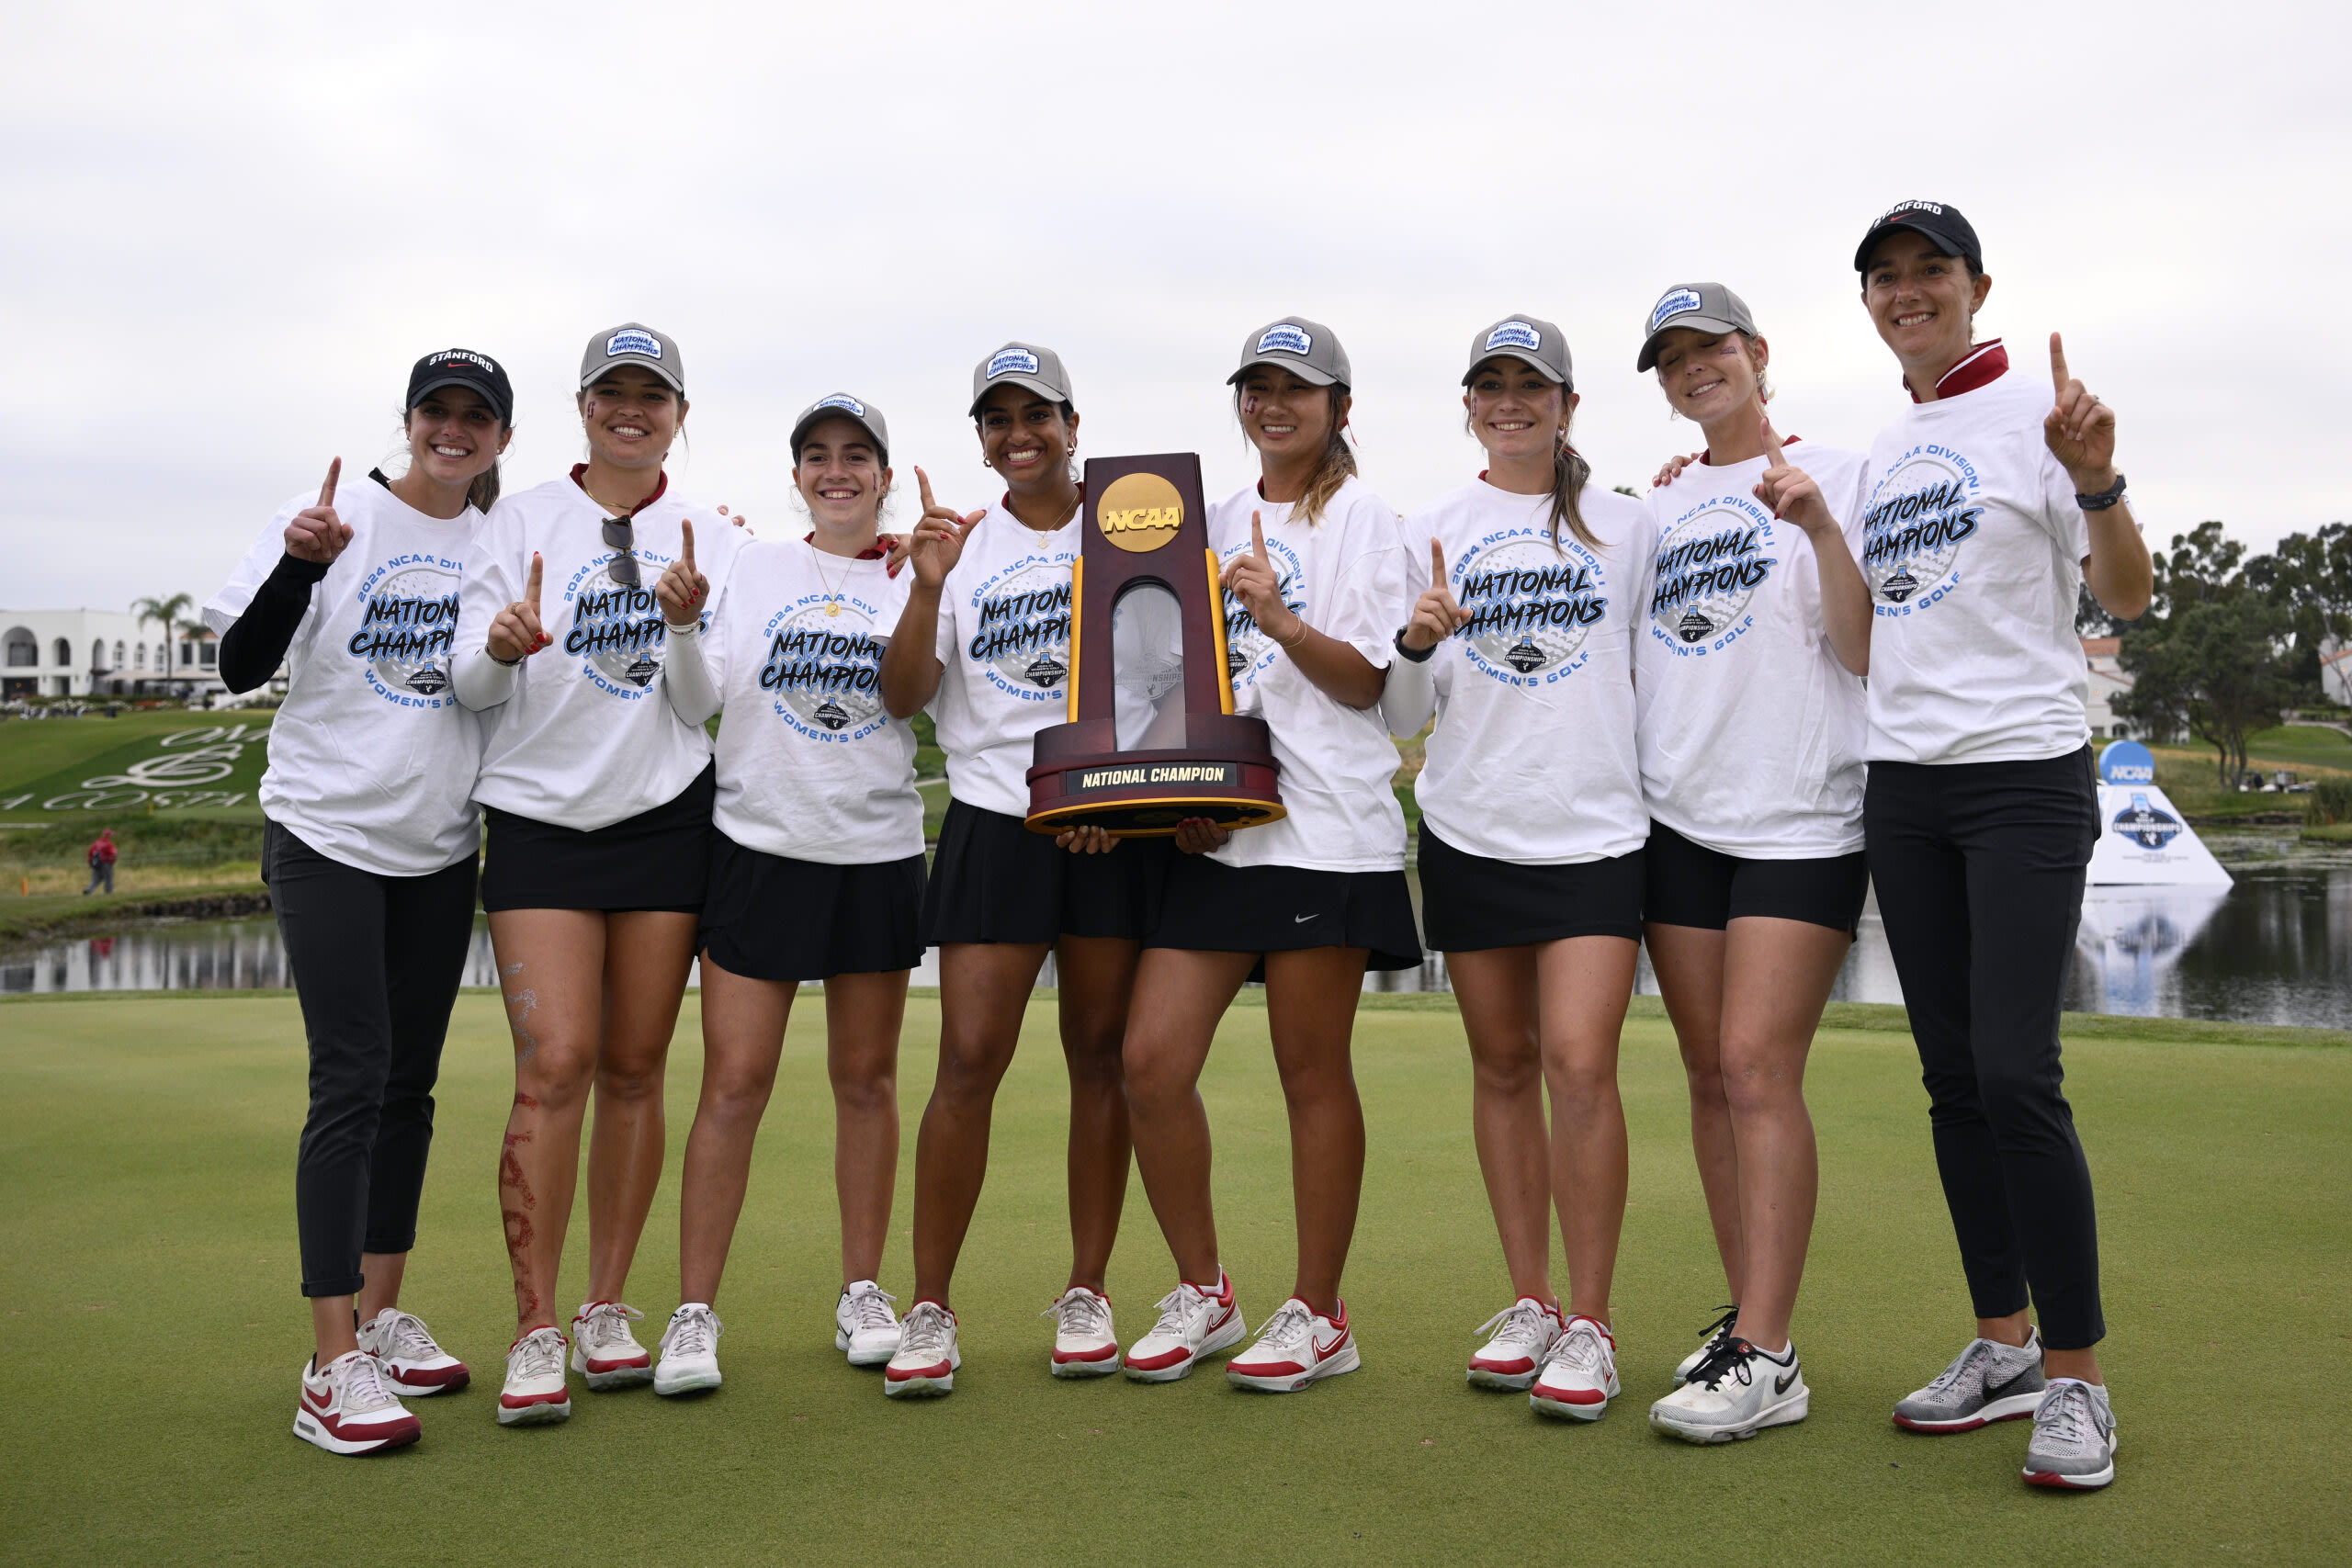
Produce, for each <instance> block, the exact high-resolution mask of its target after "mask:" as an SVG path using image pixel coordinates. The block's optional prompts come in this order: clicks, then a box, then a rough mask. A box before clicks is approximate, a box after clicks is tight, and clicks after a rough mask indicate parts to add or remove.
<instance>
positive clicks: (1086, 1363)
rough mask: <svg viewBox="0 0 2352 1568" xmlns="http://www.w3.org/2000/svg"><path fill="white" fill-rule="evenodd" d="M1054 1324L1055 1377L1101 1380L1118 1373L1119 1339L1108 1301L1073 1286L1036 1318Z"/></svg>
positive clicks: (1093, 1292)
mask: <svg viewBox="0 0 2352 1568" xmlns="http://www.w3.org/2000/svg"><path fill="white" fill-rule="evenodd" d="M1037 1315H1038V1316H1040V1317H1050V1318H1052V1319H1053V1320H1054V1376H1056V1377H1057V1378H1102V1377H1108V1376H1110V1375H1111V1374H1112V1373H1113V1372H1115V1371H1118V1370H1119V1336H1118V1333H1117V1331H1116V1330H1115V1329H1114V1328H1113V1327H1112V1326H1111V1298H1110V1297H1108V1296H1106V1295H1103V1294H1102V1293H1101V1292H1096V1291H1090V1290H1088V1289H1087V1288H1086V1287H1085V1286H1084V1285H1072V1286H1071V1287H1070V1288H1069V1290H1067V1291H1064V1292H1062V1293H1061V1296H1060V1298H1059V1299H1057V1301H1056V1302H1055V1303H1054V1304H1053V1305H1051V1306H1049V1307H1047V1308H1046V1310H1045V1311H1044V1312H1041V1313H1039V1314H1037Z"/></svg>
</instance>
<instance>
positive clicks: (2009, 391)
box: [1860, 342, 2090, 762]
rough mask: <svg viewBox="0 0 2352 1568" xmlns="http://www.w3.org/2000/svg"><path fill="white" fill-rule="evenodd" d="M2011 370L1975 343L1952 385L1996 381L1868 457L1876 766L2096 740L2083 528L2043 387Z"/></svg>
mask: <svg viewBox="0 0 2352 1568" xmlns="http://www.w3.org/2000/svg"><path fill="white" fill-rule="evenodd" d="M2007 365H2008V359H2007V351H2006V350H2004V349H2002V348H2001V346H2000V344H1998V343H1997V342H1995V343H1991V344H1984V345H1983V346H1982V347H1980V348H1979V349H1978V350H1977V351H1976V354H1975V355H1972V356H1971V358H1970V359H1969V360H1967V361H1963V362H1962V365H1961V366H1959V367H1954V372H1953V373H1952V374H1951V375H1948V376H1947V377H1946V383H1947V384H1948V385H1965V384H1967V383H1966V382H1964V381H1962V379H1961V377H1962V374H1963V373H1965V372H1966V371H1969V370H1972V369H1973V370H1974V371H1975V373H1976V375H1977V376H1983V375H1985V374H1987V373H1990V374H1991V375H1992V378H1991V379H1989V380H1985V381H1983V382H1982V383H1981V384H1976V385H1973V386H1972V387H1971V389H1968V390H1963V391H1955V392H1951V393H1948V394H1947V395H1946V396H1943V397H1940V398H1939V399H1938V400H1936V401H1934V402H1931V403H1919V404H1916V405H1914V406H1913V407H1911V408H1908V409H1906V410H1905V411H1904V412H1903V416H1902V417H1901V418H1900V419H1897V420H1896V421H1895V422H1894V423H1893V424H1890V425H1888V426H1887V427H1886V428H1885V429H1884V430H1883V431H1881V432H1880V433H1879V436H1878V439H1877V440H1876V441H1874V442H1873V443H1871V459H1870V475H1871V494H1870V498H1869V501H1868V503H1867V505H1866V507H1865V510H1864V512H1863V513H1862V537H1863V549H1862V554H1861V556H1860V562H1861V567H1862V576H1863V578H1864V580H1865V581H1868V582H1869V584H1870V588H1871V603H1872V607H1873V608H1874V609H1875V610H1876V612H1877V615H1876V619H1875V620H1874V621H1873V622H1872V625H1871V679H1870V703H1869V712H1870V740H1869V744H1868V750H1867V753H1866V754H1867V755H1868V756H1869V758H1870V759H1871V761H1898V762H2004V761H2036V760H2040V759H2043V758H2049V757H2063V756H2064V755H2065V754H2066V753H2068V752H2069V751H2075V750H2080V749H2081V748H2083V747H2084V746H2086V745H2088V744H2089V743H2090V724H2089V721H2088V719H2087V718H2086V716H2085V711H2084V708H2085V704H2086V702H2087V701H2088V700H2089V695H2090V668H2089V663H2088V661H2087V660H2086V659H2085V658H2084V657H2083V645H2082V639H2081V638H2080V637H2077V636H2076V635H2075V601H2076V598H2077V595H2078V594H2079V592H2080V591H2081V588H2082V581H2083V566H2082V563H2083V558H2084V557H2085V556H2086V555H2088V554H2089V553H2090V525H2089V524H2088V523H2087V522H2086V520H2085V518H2084V516H2083V511H2082V508H2081V507H2080V506H2078V505H2076V504H2075V482H2074V479H2072V478H2071V477H2070V476H2069V475H2068V474H2067V472H2066V470H2065V468H2064V467H2062V466H2061V465H2060V463H2059V462H2058V459H2057V458H2055V457H2052V456H2051V455H2050V448H2049V447H2048V446H2044V445H2043V444H2042V438H2041V422H2042V419H2043V418H2044V416H2046V415H2047V414H2048V413H2049V412H2050V409H2051V405H2052V393H2051V389H2050V385H2049V383H2048V382H2046V381H2040V380H2037V379H2035V378H2032V377H2030V376H2023V375H2018V374H2017V373H2015V372H2013V371H2010V370H2009V369H2008V368H2007ZM1970 379H1972V380H1973V378H1970Z"/></svg>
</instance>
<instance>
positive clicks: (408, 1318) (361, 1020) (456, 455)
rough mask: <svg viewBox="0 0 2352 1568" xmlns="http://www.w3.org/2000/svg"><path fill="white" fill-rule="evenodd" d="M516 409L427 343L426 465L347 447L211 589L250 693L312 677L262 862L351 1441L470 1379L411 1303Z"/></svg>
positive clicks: (499, 376)
mask: <svg viewBox="0 0 2352 1568" xmlns="http://www.w3.org/2000/svg"><path fill="white" fill-rule="evenodd" d="M513 411H514V393H513V391H512V389H510V388H509V387H508V385H507V379H506V373H505V372H504V371H503V370H502V369H500V368H499V367H498V366H497V365H496V364H495V363H493V362H492V360H490V359H488V358H486V357H484V356H483V355H478V354H470V353H468V352H466V351H465V350H462V349H450V350H447V351H445V352H443V353H440V354H434V355H426V356H425V357H424V359H422V360H419V361H418V362H417V365H416V367H415V369H414V370H413V372H412V373H411V375H410V377H409V395H408V412H407V415H406V420H405V423H406V426H407V434H408V441H409V467H408V471H407V472H406V473H404V474H402V475H401V477H400V478H399V479H386V478H385V477H384V476H383V474H381V473H380V472H377V473H371V474H369V475H368V478H367V479H366V480H365V481H364V482H363V483H361V484H358V485H356V486H351V487H348V488H346V489H344V490H343V491H341V492H340V494H338V492H337V490H336V482H337V479H338V478H339V477H340V473H341V469H342V460H341V459H340V458H338V459H336V461H335V462H334V464H332V465H330V466H329V467H328V469H327V478H326V483H325V484H324V485H323V486H322V487H321V489H320V491H319V493H318V498H317V500H316V502H313V503H309V504H306V503H305V501H306V498H303V497H297V498H296V499H295V500H293V501H291V502H288V503H287V504H286V506H285V508H284V509H283V510H281V511H280V512H279V513H278V515H277V517H276V518H274V519H272V520H271V522H270V525H269V527H268V528H267V529H266V531H265V532H264V533H263V535H262V536H261V539H260V541H259V542H258V543H256V544H255V545H254V548H253V549H252V551H251V552H250V553H248V554H247V556H246V557H245V559H244V560H243V563H242V564H241V565H240V566H239V567H238V569H237V570H236V572H235V574H234V575H233V576H232V577H231V578H230V580H229V582H228V585H227V586H226V587H224V588H222V589H221V591H220V592H219V593H218V594H217V595H215V596H214V598H213V600H212V602H211V603H210V604H207V605H206V606H205V618H206V621H207V622H208V624H209V625H210V626H212V628H213V629H214V630H215V631H218V632H220V634H221V638H220V676H221V679H222V681H223V682H226V683H227V685H228V686H229V689H230V690H232V691H237V692H244V691H251V690H253V689H254V687H256V686H259V685H260V684H261V683H262V682H265V681H266V680H268V679H269V678H270V676H271V675H272V674H273V673H274V672H275V671H277V668H278V665H279V664H280V662H281V661H283V662H284V663H285V664H286V665H287V666H288V669H289V671H290V672H291V677H292V678H291V682H290V684H289V686H288V691H287V694H286V705H285V706H284V707H283V708H282V709H281V710H280V712H279V714H278V717H277V723H276V724H275V725H273V726H272V727H271V729H270V746H269V771H268V773H266V774H265V775H264V776H263V779H262V784H261V802H262V810H263V812H264V814H265V815H266V817H267V818H268V828H267V830H266V838H265V839H264V841H263V851H262V874H263V875H264V877H265V878H266V880H267V881H268V883H269V887H270V902H271V904H272V905H273V906H274V907H275V908H276V909H277V924H278V930H279V931H281V932H282V933H283V934H284V937H285V941H286V954H287V961H288V964H289V965H290V967H291V968H292V970H293V974H294V984H295V988H296V990H297V991H298V992H299V994H300V997H301V1003H302V1022H303V1027H304V1029H305V1031H306V1032H308V1034H309V1036H310V1045H311V1111H310V1117H309V1120H308V1121H307V1122H305V1123H304V1124H303V1128H302V1142H301V1147H300V1153H299V1155H298V1156H297V1157H296V1162H295V1177H294V1208H295V1214H296V1219H297V1223H298V1224H299V1226H300V1232H301V1245H302V1293H303V1294H304V1295H306V1296H308V1297H310V1298H311V1321H312V1327H313V1329H314V1331H315V1333H316V1337H317V1353H316V1354H315V1355H314V1356H313V1357H312V1359H311V1364H310V1365H309V1366H308V1367H307V1368H305V1369H304V1371H303V1374H302V1392H301V1399H300V1409H299V1411H298V1413H297V1415H296V1416H295V1421H294V1431H295V1434H296V1435H297V1436H299V1437H300V1438H304V1439H306V1440H307V1441H310V1442H312V1443H315V1444H317V1445H318V1446H319V1447H320V1448H322V1449H324V1450H327V1451H328V1452H329V1453H339V1454H359V1453H373V1452H376V1451H378V1450H382V1449H387V1448H396V1447H398V1446H400V1445H401V1444H403V1443H411V1442H414V1441H415V1440H416V1438H417V1436H418V1427H417V1422H416V1418H415V1417H414V1416H411V1415H410V1414H409V1413H408V1411H407V1410H406V1409H405V1408H404V1407H402V1405H401V1403H400V1396H401V1395H402V1394H409V1395H423V1394H434V1393H447V1392H450V1391H453V1390H456V1389H459V1388H463V1387H464V1386H465V1385H466V1382H467V1371H466V1368H465V1366H464V1364H463V1363H461V1362H459V1361H458V1359H456V1358H454V1357H452V1356H450V1355H448V1354H447V1353H446V1352H444V1351H443V1350H442V1348H440V1346H438V1345H437V1344H435V1342H434V1339H433V1336H432V1334H431V1333H430V1332H429V1331H427V1329H426V1328H425V1326H424V1320H422V1319H421V1318H418V1317H416V1316H414V1315H413V1314H409V1313H405V1312H402V1311H401V1308H400V1304H399V1303H400V1291H401V1276H402V1274H403V1272H404V1270H405V1267H406V1264H407V1261H408V1251H409V1248H410V1247H412V1246H413V1244H414V1242H415V1240H416V1210H417V1201H418V1199H419V1196H420V1194H421V1193H422V1192H423V1190H424V1162H425V1156H426V1153H427V1151H428V1150H429V1149H430V1148H431V1147H432V1144H433V1085H434V1082H435V1079H436V1078H437V1077H439V1076H440V1070H441V1043H442V1038H443V1036H444V1035H445V1034H446V1033H447V1030H448V1025H449V1009H450V1006H451V1004H452V1003H453V1002H454V1001H455V1000H456V998H457V994H458V979H459V977H460V976H461V975H462V973H463V971H464V967H465V959H466V949H467V946H468V944H469V942H471V940H472V936H473V917H474V868H475V859H476V854H477V851H478V849H479V846H480V832H481V829H480V828H479V826H478V818H477V817H476V813H475V810H474V806H473V802H472V800H471V798H470V796H471V795H472V793H473V784H474V772H475V769H476V768H477V766H478V765H479V764H480V761H481V731H480V729H479V728H478V726H477V724H476V722H475V719H474V716H473V715H471V714H469V713H468V712H466V711H465V710H464V709H463V708H461V707H459V706H458V703H457V700H456V698H455V696H454V695H453V694H451V692H450V690H449V653H450V642H451V637H452V634H453V632H454V631H455V628H456V625H457V610H458V578H459V574H460V573H461V572H462V571H463V570H464V566H465V558H466V552H467V549H468V547H469V546H470V544H471V543H472V540H473V536H474V530H475V527H476V526H477V525H479V524H480V523H481V518H482V509H483V508H485V507H487V506H489V505H490V504H491V502H493V501H494V500H496V499H497V496H498V468H497V464H498V455H499V453H500V452H502V451H503V450H504V448H505V446H506V442H507V440H508V438H509V435H510V434H511V431H510V421H511V420H512V418H513ZM355 1303H356V1309H357V1314H358V1316H360V1317H364V1318H365V1319H366V1321H365V1322H362V1323H357V1324H356V1325H355V1314H354V1307H355Z"/></svg>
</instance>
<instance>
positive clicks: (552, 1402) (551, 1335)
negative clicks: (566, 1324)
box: [498, 1325, 571, 1427]
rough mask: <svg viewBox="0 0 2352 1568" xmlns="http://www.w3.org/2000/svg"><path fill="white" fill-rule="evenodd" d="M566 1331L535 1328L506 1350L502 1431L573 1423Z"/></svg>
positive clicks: (500, 1407)
mask: <svg viewBox="0 0 2352 1568" xmlns="http://www.w3.org/2000/svg"><path fill="white" fill-rule="evenodd" d="M563 1351H564V1343H563V1331H562V1330H561V1329H560V1328H556V1327H554V1326H552V1325H550V1326H548V1327H546V1328H534V1329H533V1330H531V1332H529V1333H528V1334H526V1335H524V1336H522V1337H520V1338H518V1339H516V1340H515V1343H514V1344H512V1345H510V1346H508V1347H507V1348H506V1386H505V1387H504V1388H503V1389H501V1390H500V1391H499V1394H498V1424H499V1425H500V1426H502V1427H543V1426H547V1425H548V1424H550V1423H552V1422H556V1421H569V1420H571V1389H570V1388H569V1387H567V1386H566V1385H565V1383H564V1381H563Z"/></svg>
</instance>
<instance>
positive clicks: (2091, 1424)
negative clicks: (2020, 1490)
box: [2025, 1378, 2115, 1492]
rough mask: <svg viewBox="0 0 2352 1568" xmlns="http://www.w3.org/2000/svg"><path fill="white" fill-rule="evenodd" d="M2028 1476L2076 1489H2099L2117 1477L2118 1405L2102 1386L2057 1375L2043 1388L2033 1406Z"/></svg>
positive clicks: (2035, 1482)
mask: <svg viewBox="0 0 2352 1568" xmlns="http://www.w3.org/2000/svg"><path fill="white" fill-rule="evenodd" d="M2025 1478H2026V1480H2027V1482H2028V1483H2030V1484H2032V1485H2035V1486H2058V1487H2064V1488H2066V1489H2067V1490H2070V1491H2075V1492H2096V1491H2097V1490H2098V1489H2099V1488H2100V1487H2102V1486H2104V1485H2106V1484H2107V1483H2109V1482H2110V1481H2113V1480H2114V1479H2115V1407H2114V1406H2113V1405H2111V1404H2109V1403H2108V1399H2107V1390H2106V1388H2105V1387H2104V1386H2103V1385H2100V1384H2098V1383H2087V1382H2083V1381H2082V1380H2081V1379H2079V1378H2057V1379H2053V1380H2052V1382H2051V1384H2050V1386H2049V1387H2048V1388H2047V1389H2045V1390H2043V1391H2042V1395H2041V1403H2040V1404H2036V1405H2035V1406H2034V1407H2033V1441H2032V1442H2030V1443H2029V1444H2027V1445H2026V1450H2025Z"/></svg>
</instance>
